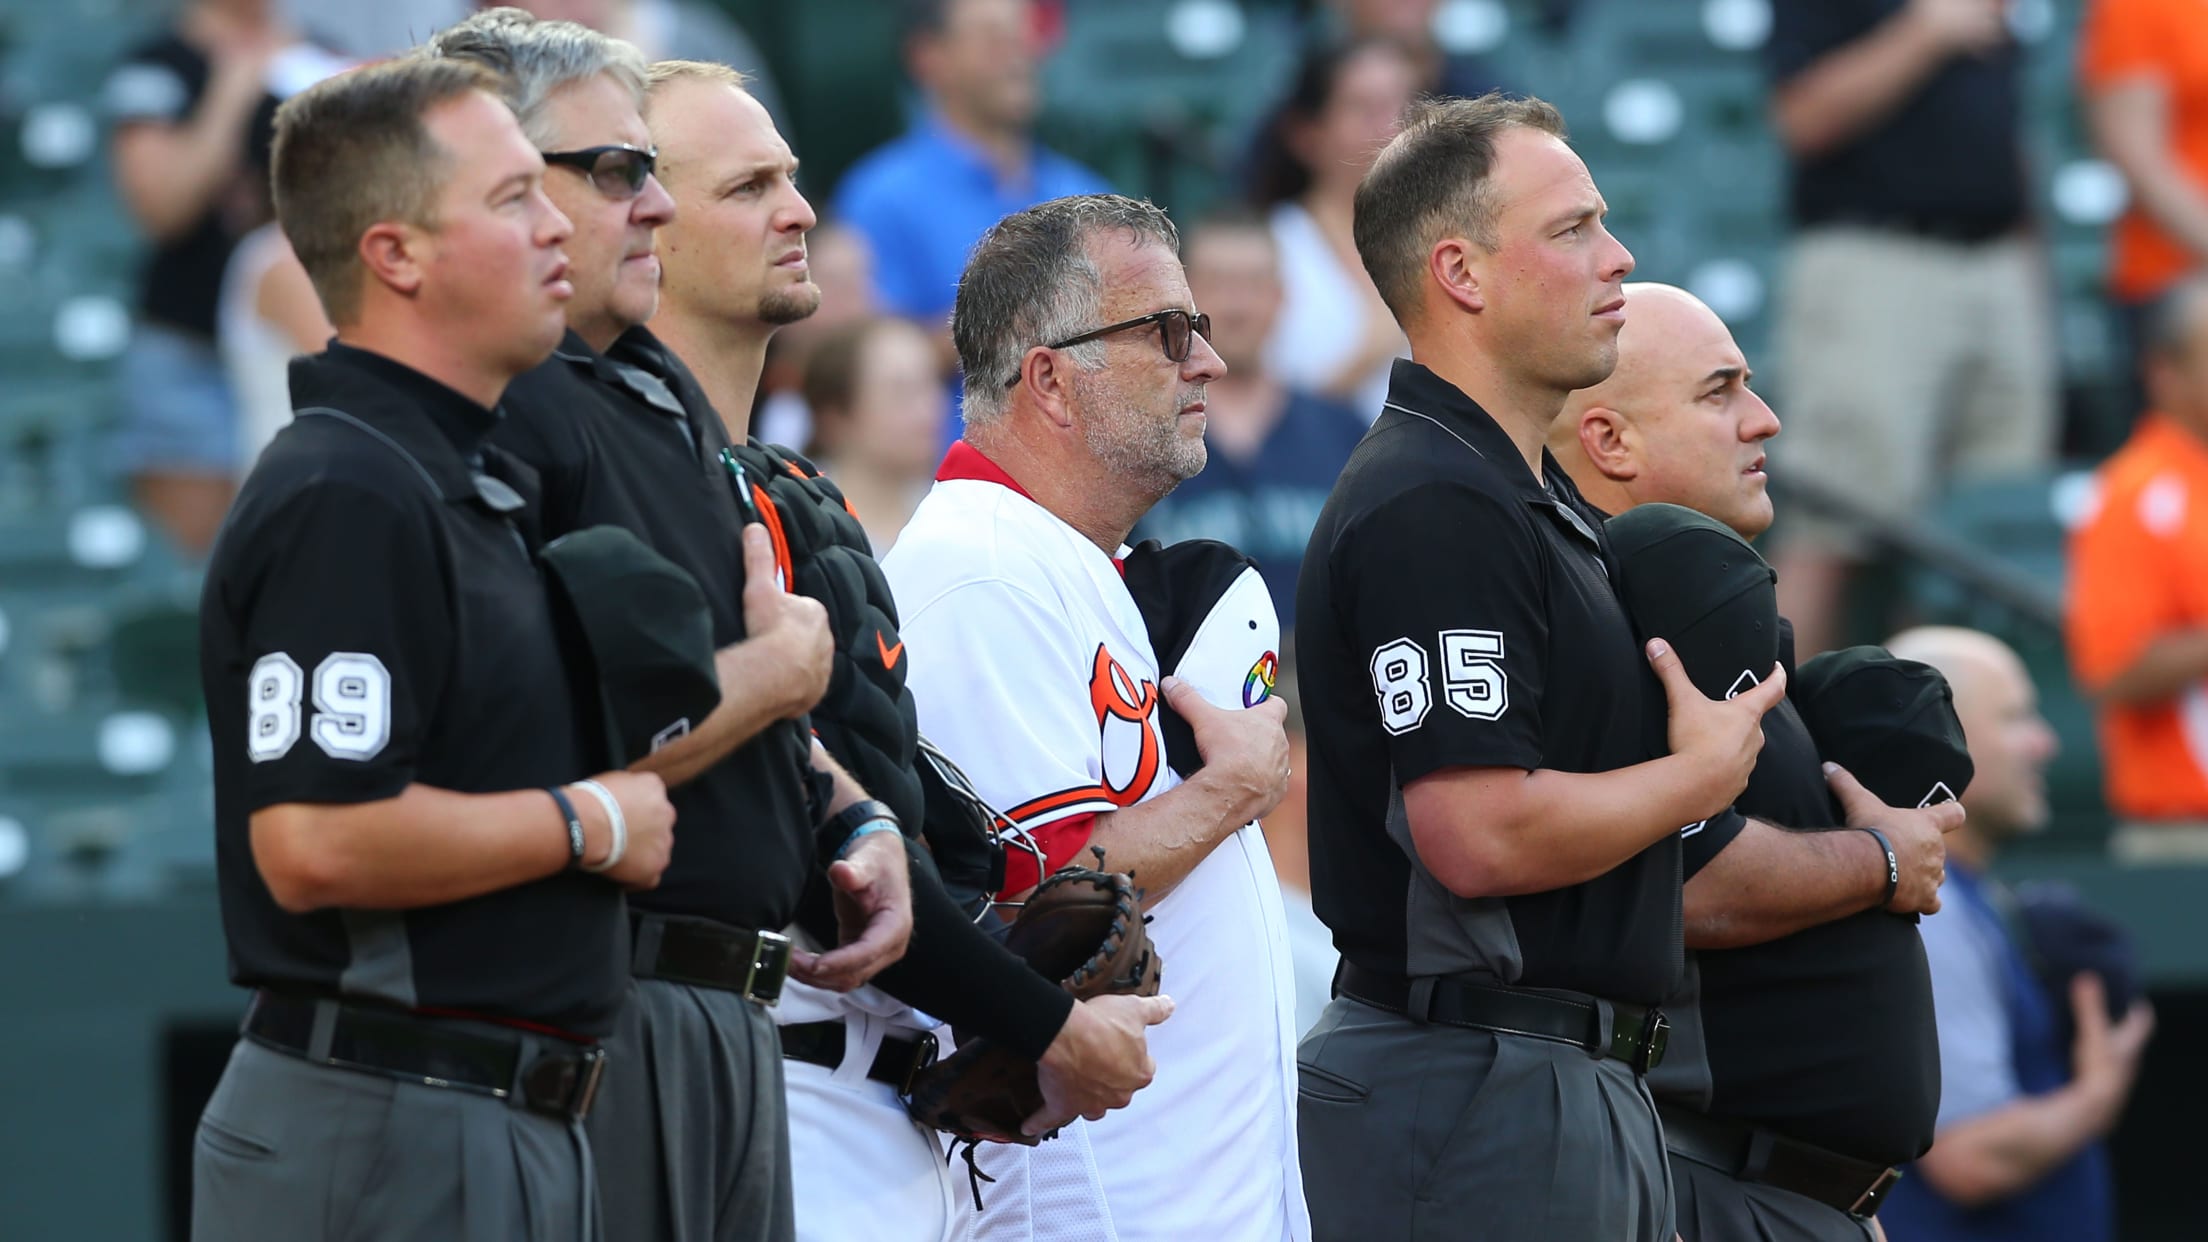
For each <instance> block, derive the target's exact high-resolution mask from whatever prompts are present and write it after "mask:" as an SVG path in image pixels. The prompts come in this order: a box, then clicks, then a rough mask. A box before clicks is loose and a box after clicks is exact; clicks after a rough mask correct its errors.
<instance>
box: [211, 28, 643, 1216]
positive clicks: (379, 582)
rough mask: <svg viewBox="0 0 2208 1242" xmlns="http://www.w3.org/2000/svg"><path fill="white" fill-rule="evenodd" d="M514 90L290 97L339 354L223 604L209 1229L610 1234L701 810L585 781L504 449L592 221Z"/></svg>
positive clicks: (629, 783)
mask: <svg viewBox="0 0 2208 1242" xmlns="http://www.w3.org/2000/svg"><path fill="white" fill-rule="evenodd" d="M498 89H499V88H498V84H497V83H495V82H493V81H492V80H491V79H490V77H489V75H486V74H485V73H483V72H482V71H481V70H480V69H477V68H475V67H473V66H466V65H458V64H425V63H421V62H413V61H409V62H400V63H396V64H391V65H385V66H380V67H375V68H369V69H362V70H359V71H356V72H353V73H349V74H345V75H342V76H340V77H338V78H335V79H332V80H331V81H329V82H326V83H323V84H322V85H320V86H317V87H315V88H314V89H312V90H310V91H307V92H305V93H303V94H302V95H300V96H299V97H297V98H296V99H294V100H292V101H291V102H290V103H289V104H288V105H287V106H286V107H285V109H284V110H283V112H282V113H281V114H280V116H279V120H278V129H277V137H276V148H275V194H276V203H277V211H278V218H279V220H280V221H281V222H282V224H283V228H284V231H285V234H286V235H287V236H288V237H289V238H290V240H291V244H292V246H293V248H294V249H295V250H296V251H297V253H298V255H299V259H300V262H301V263H302V264H303V265H304V266H305V268H306V271H307V274H308V275H309V276H310V277H311V278H312V280H313V282H314V285H315V289H316V292H317V293H318V294H319V295H320V297H321V300H322V304H323V307H324V309H325V310H326V311H327V312H328V314H329V317H330V320H331V322H332V323H334V324H336V325H337V326H338V339H337V342H336V343H335V344H333V345H332V346H331V347H330V349H329V350H328V352H326V353H324V354H322V355H319V356H317V357H314V358H311V359H306V360H303V361H301V362H299V363H297V364H295V366H294V370H293V372H292V393H293V399H294V403H295V405H296V406H297V407H298V414H299V416H298V418H297V420H296V421H295V422H294V423H293V424H292V425H291V426H289V427H287V428H286V429H285V430H284V431H283V432H282V433H281V434H280V435H278V436H277V438H276V440H275V442H274V443H273V444H272V445H271V447H270V448H269V450H268V451H267V453H266V454H265V455H264V456H263V457H262V459H261V462H260V464H259V466H258V467H257V468H256V469H255V470H254V472H253V474H252V475H251V477H250V478H249V479H248V480H247V481H246V484H245V486H244V488H243V490H242V491H241V493H240V495H239V498H238V501H237V504H236V506H235V508H234V509H233V510H232V511H231V514H230V517H229V520H228V522H227V523H226V524H225V526H224V528H223V531H222V533H221V536H220V538H219V540H218V542H217V544H216V548H215V551H214V555H213V561H212V563H211V565H210V567H209V569H208V574H207V584H206V588H205V596H204V599H203V601H202V605H201V618H200V644H201V646H200V660H201V676H202V678H203V680H204V683H205V687H206V693H207V703H208V718H209V726H210V728H211V729H212V731H213V735H214V743H215V756H216V758H215V776H216V785H215V795H216V839H217V862H218V866H219V874H220V881H221V888H222V899H223V900H222V906H223V922H224V929H225V931H226V933H227V936H228V940H229V947H230V961H231V973H232V977H233V978H234V979H235V980H236V981H237V982H239V983H241V984H243V985H246V986H249V987H253V988H256V989H258V990H257V991H256V993H255V997H254V1001H253V1005H252V1008H251V1010H250V1012H249V1014H248V1016H247V1018H246V1022H245V1027H244V1034H245V1037H244V1038H243V1039H242V1040H241V1041H240V1042H239V1044H238V1046H237V1048H236V1050H235V1051H234V1052H233V1053H232V1055H231V1060H230V1065H229V1068H228V1069H227V1070H226V1071H225V1072H224V1075H223V1078H222V1081H221V1083H220V1085H219V1086H218V1087H217V1088H216V1091H215V1094H214V1097H213V1099H212V1100H211V1101H210V1102H209V1104H208V1106H207V1110H206V1113H205V1115H204V1116H203V1118H202V1120H201V1124H200V1129H199V1135H198V1141H197V1147H196V1151H195V1160H194V1176H193V1205H192V1206H193V1235H194V1237H196V1238H200V1239H231V1238H271V1239H273V1238H284V1239H300V1238H321V1237H330V1238H338V1237H343V1238H401V1237H404V1238H419V1237H450V1238H462V1237H465V1238H514V1237H523V1236H528V1237H532V1238H553V1239H592V1238H596V1237H598V1236H599V1234H598V1222H597V1214H596V1213H597V1208H596V1192H595V1180H594V1177H593V1175H592V1171H591V1167H590V1164H589V1153H588V1144H587V1142H586V1141H585V1139H584V1135H583V1130H582V1128H581V1124H580V1122H581V1119H582V1117H583V1116H584V1114H585V1113H587V1111H588V1108H589V1104H590V1100H591V1093H592V1090H593V1088H594V1087H595V1085H596V1082H597V1076H598V1070H599V1067H600V1063H601V1061H602V1053H601V1052H600V1051H599V1050H598V1048H597V1047H596V1045H595V1043H594V1040H595V1038H596V1037H600V1036H604V1035H606V1034H608V1033H610V1032H611V1031H612V1029H613V1025H614V1017H615V1013H616V1011H617V1009H618V1007H619V1005H620V1003H621V999H622V994H623V989H624V986H625V984H626V982H627V962H626V961H625V959H624V952H625V949H626V946H627V943H628V933H627V926H626V921H625V914H624V904H623V897H622V888H623V886H628V887H632V888H647V887H649V886H650V885H652V884H653V883H654V882H656V881H657V879H658V877H659V873H660V871H661V869H662V868H663V867H664V866H665V864H666V861H667V857H668V852H669V849H670V846H671V837H672V834H671V828H672V822H673V813H672V810H671V808H670V807H669V806H668V804H667V801H666V799H665V796H664V792H663V790H662V787H661V783H660V780H659V778H658V777H656V776H650V775H632V774H630V773H626V772H614V773H605V774H602V775H600V776H598V777H597V778H596V781H595V783H592V782H577V783H575V784H569V785H566V786H564V787H560V783H561V782H575V781H577V778H578V777H579V776H580V775H581V774H583V773H585V772H587V771H589V770H591V769H590V767H589V766H588V760H587V758H586V753H587V749H588V747H587V743H586V738H585V734H584V731H583V729H582V728H581V726H580V725H579V723H578V722H579V720H580V719H581V717H580V715H579V713H578V711H577V710H576V704H575V700H574V697H573V690H574V687H573V684H572V682H571V680H570V676H569V673H568V671H567V667H566V665H565V663H564V662H563V659H562V656H561V652H560V649H559V647H558V645H557V643H556V640H555V629H554V621H553V617H552V611H551V602H550V599H549V597H548V595H547V593H546V588H545V584H544V582H543V580H542V579H541V578H540V576H539V573H538V570H537V567H536V562H535V560H534V559H533V556H532V551H531V549H530V548H529V546H528V545H527V541H526V538H525V536H524V534H523V529H524V528H523V526H522V525H520V524H517V522H516V520H515V519H516V518H517V517H522V516H525V514H524V513H523V506H524V505H525V504H526V496H527V494H528V493H529V492H530V491H531V490H533V484H532V482H531V479H530V474H529V472H528V470H527V469H526V467H522V466H519V465H518V464H516V463H514V462H513V461H512V460H511V459H509V458H507V457H505V456H504V455H503V454H500V453H498V452H496V451H493V450H486V449H484V448H483V447H482V442H483V439H484V437H485V436H486V435H487V434H488V433H489V431H490V430H491V428H492V427H493V426H494V425H495V423H496V422H497V419H498V414H497V412H496V407H497V405H498V403H499V399H500V394H501V393H502V392H503V390H504V389H505V388H506V385H507V382H508V381H509V380H510V379H512V378H513V377H514V376H515V375H516V374H519V373H520V372H522V371H525V370H527V369H528V368H530V367H532V366H534V365H536V364H537V363H539V362H540V361H542V359H543V358H544V356H545V355H546V354H547V353H548V352H549V351H550V350H551V348H552V346H553V344H554V343H555V342H556V341H557V340H558V339H559V333H560V325H561V322H562V314H563V312H562V304H563V302H564V301H565V300H566V298H567V297H568V296H569V295H570V293H571V289H570V286H569V285H568V283H567V281H566V279H565V274H566V266H567V264H566V260H565V258H564V256H563V255H562V253H561V250H560V244H561V242H562V241H563V240H565V239H566V237H567V236H568V233H569V225H568V222H567V220H566V219H565V217H563V216H562V215H561V214H560V212H559V211H558V209H557V208H556V207H554V206H553V204H552V203H551V202H550V201H549V200H548V199H547V198H546V196H545V193H544V184H543V182H544V175H545V165H544V161H543V160H542V159H541V158H540V157H539V156H538V155H537V153H536V151H535V149H534V148H533V147H532V146H531V144H530V143H529V142H528V141H527V140H526V139H525V138H524V137H523V136H522V133H521V130H520V128H519V126H518V125H517V124H516V123H515V119H514V116H513V114H512V113H511V112H510V111H509V110H508V108H507V106H506V105H505V104H504V103H503V102H501V100H500V99H499V98H498V96H497V94H496V93H495V92H496V91H497V90H498ZM548 795H549V796H548ZM569 805H572V806H573V808H574V810H573V811H572V812H570V811H568V810H567V809H566V807H567V806H569ZM593 872H595V873H597V874H592V873H593Z"/></svg>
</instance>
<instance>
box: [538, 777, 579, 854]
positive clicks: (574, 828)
mask: <svg viewBox="0 0 2208 1242" xmlns="http://www.w3.org/2000/svg"><path fill="white" fill-rule="evenodd" d="M544 792H546V793H548V794H551V795H552V800H553V801H554V802H557V803H559V805H560V814H561V815H564V816H566V817H567V865H568V866H570V867H580V866H582V865H583V818H582V816H580V815H577V814H576V813H575V804H574V803H572V802H570V801H568V800H567V791H566V790H564V789H561V788H560V787H559V786H558V785H547V786H545V787H544Z"/></svg>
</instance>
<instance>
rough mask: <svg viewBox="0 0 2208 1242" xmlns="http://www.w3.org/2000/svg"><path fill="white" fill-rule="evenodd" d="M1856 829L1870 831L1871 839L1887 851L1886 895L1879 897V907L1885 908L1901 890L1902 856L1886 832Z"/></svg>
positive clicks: (1862, 829) (1863, 829)
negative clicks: (1895, 849) (1887, 837)
mask: <svg viewBox="0 0 2208 1242" xmlns="http://www.w3.org/2000/svg"><path fill="white" fill-rule="evenodd" d="M1856 831H1857V832H1867V833H1870V834H1871V840H1873V841H1876V842H1878V848H1880V849H1882V850H1884V851H1886V895H1885V896H1884V897H1881V898H1879V902H1878V908H1879V909H1881V910H1883V909H1885V908H1886V907H1888V906H1890V905H1892V904H1894V894H1895V893H1897V892H1899V891H1901V858H1900V856H1898V855H1896V854H1895V853H1894V843H1893V842H1891V841H1888V840H1887V839H1886V834H1885V833H1883V832H1880V831H1879V830H1878V829H1876V828H1858V829H1856Z"/></svg>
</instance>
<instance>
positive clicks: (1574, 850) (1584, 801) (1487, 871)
mask: <svg viewBox="0 0 2208 1242" xmlns="http://www.w3.org/2000/svg"><path fill="white" fill-rule="evenodd" d="M1737 792H1739V791H1738V790H1726V791H1724V792H1722V793H1718V794H1716V795H1714V796H1713V795H1712V792H1711V789H1710V783H1709V780H1708V777H1707V774H1706V773H1704V772H1702V771H1700V770H1699V769H1697V768H1696V767H1695V766H1694V765H1693V764H1691V763H1690V762H1689V761H1688V760H1687V759H1686V758H1684V757H1683V756H1680V755H1667V756H1665V757H1663V758H1661V759H1652V760H1649V761H1648V762H1646V763H1637V764H1634V765H1633V766H1632V767H1629V768H1617V769H1614V770H1612V771H1609V772H1556V771H1551V770H1548V769H1545V768H1544V769H1541V770H1539V771H1534V772H1528V771H1525V770H1523V769H1519V768H1459V769H1453V770H1447V771H1442V772H1437V773H1434V774H1432V775H1430V776H1423V777H1420V778H1419V779H1418V780H1415V781H1413V782H1411V784H1410V786H1409V787H1408V788H1406V789H1405V790H1404V791H1403V802H1404V810H1405V813H1406V814H1407V815H1408V817H1409V819H1410V826H1411V838H1412V841H1413V842H1414V844H1416V846H1417V847H1418V857H1419V861H1420V862H1421V863H1422V864H1424V865H1425V867H1426V869H1427V870H1428V871H1430V872H1432V873H1433V875H1434V878H1436V879H1438V880H1440V881H1441V882H1442V884H1443V885H1445V886H1447V887H1448V889H1449V890H1450V891H1451V892H1453V893H1455V894H1457V895H1458V896H1460V897H1511V896H1517V895H1519V894H1522V893H1540V892H1547V891H1549V890H1551V889H1558V888H1568V887H1570V886H1571V885H1574V884H1581V883H1584V882H1586V881H1588V880H1591V879H1594V878H1595V877H1596V876H1598V875H1601V874H1603V873H1604V872H1606V871H1609V870H1610V869H1611V868H1613V867H1616V866H1617V865H1618V864H1620V863H1622V862H1624V861H1625V860H1626V859H1628V858H1631V857H1632V856H1633V855H1635V854H1638V853H1640V852H1641V851H1642V850H1644V849H1647V848H1648V847H1649V846H1651V845H1654V844H1655V843H1656V842H1658V841H1660V840H1662V839H1663V838H1664V837H1665V836H1666V835H1667V834H1669V833H1674V832H1677V831H1679V830H1680V829H1681V828H1683V827H1685V826H1686V825H1688V824H1691V823H1693V822H1694V821H1696V820H1698V819H1707V818H1708V817H1710V816H1711V815H1714V814H1716V813H1717V812H1718V811H1721V810H1723V809H1724V806H1725V803H1726V802H1727V801H1729V800H1730V799H1731V797H1732V795H1733V794H1735V793H1737Z"/></svg>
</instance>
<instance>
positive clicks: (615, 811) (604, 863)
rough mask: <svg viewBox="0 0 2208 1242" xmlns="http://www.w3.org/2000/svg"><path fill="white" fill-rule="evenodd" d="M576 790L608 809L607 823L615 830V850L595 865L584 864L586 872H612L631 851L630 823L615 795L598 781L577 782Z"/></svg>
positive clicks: (608, 852) (610, 850) (608, 851)
mask: <svg viewBox="0 0 2208 1242" xmlns="http://www.w3.org/2000/svg"><path fill="white" fill-rule="evenodd" d="M575 788H577V789H580V790H583V791H584V792H586V793H588V794H589V795H590V796H591V797H593V798H596V799H598V805H600V806H602V807H604V808H606V823H607V824H608V826H610V827H611V828H612V829H613V848H612V849H609V850H607V851H606V856H605V857H604V858H601V859H599V860H598V861H597V862H594V863H584V864H583V870H585V871H594V872H595V871H611V870H613V869H614V867H616V866H618V865H619V864H620V862H621V856H622V855H623V854H626V853H628V851H629V821H628V819H627V818H626V817H625V816H623V815H622V814H621V803H620V802H619V801H617V800H615V798H614V796H613V793H612V792H611V791H610V790H608V789H607V788H606V787H605V786H604V785H601V784H599V783H598V782H596V781H576V782H575Z"/></svg>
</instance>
